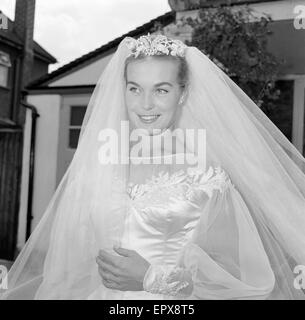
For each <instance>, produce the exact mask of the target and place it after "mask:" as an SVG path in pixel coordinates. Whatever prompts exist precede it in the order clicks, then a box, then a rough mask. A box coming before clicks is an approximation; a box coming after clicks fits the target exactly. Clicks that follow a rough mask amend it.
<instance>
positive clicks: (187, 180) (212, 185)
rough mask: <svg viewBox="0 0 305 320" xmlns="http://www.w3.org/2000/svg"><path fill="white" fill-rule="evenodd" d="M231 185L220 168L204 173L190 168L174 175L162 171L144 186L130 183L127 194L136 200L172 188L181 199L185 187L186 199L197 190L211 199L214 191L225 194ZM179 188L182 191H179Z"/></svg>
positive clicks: (198, 169)
mask: <svg viewBox="0 0 305 320" xmlns="http://www.w3.org/2000/svg"><path fill="white" fill-rule="evenodd" d="M229 184H232V183H231V181H230V179H229V176H228V175H227V173H226V172H225V171H224V170H223V169H222V168H220V167H216V168H213V167H209V169H208V170H207V171H203V170H202V169H200V168H188V169H187V172H185V171H184V170H179V171H177V172H175V173H173V174H172V175H169V174H168V172H166V173H165V172H163V171H161V172H160V173H159V175H158V176H152V178H151V179H150V180H148V181H147V182H146V183H144V184H134V183H129V184H128V187H127V193H128V195H129V197H130V198H131V199H132V200H136V199H139V198H141V197H143V196H145V195H146V194H147V193H149V192H154V191H158V190H160V189H163V188H166V189H169V188H170V189H171V191H174V193H176V195H177V196H178V197H179V198H181V191H182V190H181V188H183V187H184V188H186V192H185V189H184V192H182V193H183V194H184V196H185V197H186V199H190V198H191V197H192V195H193V193H194V192H195V191H196V190H202V191H203V192H205V193H206V194H207V195H208V196H209V197H211V196H212V194H213V191H214V190H219V191H220V192H223V191H224V190H225V189H226V188H227V187H228V185H229ZM177 187H179V188H180V190H177ZM175 191H176V192H175ZM179 191H180V192H179Z"/></svg>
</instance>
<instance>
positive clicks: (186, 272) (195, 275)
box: [88, 154, 275, 300]
mask: <svg viewBox="0 0 305 320" xmlns="http://www.w3.org/2000/svg"><path fill="white" fill-rule="evenodd" d="M179 156H180V157H181V156H183V154H174V155H172V156H170V157H173V158H176V157H179ZM173 162H174V161H173ZM135 167H137V166H135ZM135 170H137V169H135ZM143 170H145V171H146V172H145V174H143ZM173 170H174V172H173ZM136 172H137V173H138V175H137V174H136V173H135V175H134V177H133V178H132V179H131V180H134V181H136V182H130V183H129V187H128V189H127V192H126V197H127V198H128V201H129V206H128V207H129V210H128V216H127V219H126V221H125V228H124V230H125V231H124V234H123V237H122V242H121V246H122V247H123V248H128V249H131V250H136V251H137V252H138V253H139V254H141V255H142V256H143V257H144V258H145V259H147V260H148V261H149V262H150V263H151V267H150V270H149V272H148V273H147V275H146V279H145V281H144V285H149V286H152V289H151V290H150V292H147V291H118V290H113V289H108V288H106V287H105V286H104V285H103V284H102V283H101V285H100V286H99V288H98V289H96V291H94V292H93V293H92V294H91V295H90V296H89V297H88V299H102V300H104V299H135V300H136V299H225V298H231V299H233V298H240V299H246V298H252V299H256V298H257V299H264V298H266V297H267V296H268V294H269V293H270V292H271V291H272V289H273V287H274V282H275V279H274V274H273V272H272V269H271V266H270V264H269V261H268V257H267V255H266V253H265V251H264V248H263V245H262V243H261V240H260V237H259V234H258V232H257V231H256V227H255V225H254V223H253V221H252V219H251V217H250V214H249V213H248V212H247V208H246V206H244V207H242V208H240V210H236V211H233V210H232V211H231V209H232V208H230V207H226V205H224V203H225V201H224V199H225V198H228V199H227V201H228V203H230V202H231V201H236V200H235V199H239V197H240V195H239V193H238V191H237V190H236V189H235V187H234V185H233V184H232V183H231V181H230V179H229V177H228V175H227V174H226V172H225V171H224V170H223V169H222V168H220V167H212V166H210V167H209V169H208V170H206V171H204V170H202V169H199V168H194V167H193V166H185V165H176V166H173V165H166V164H164V165H160V164H159V165H153V164H152V165H148V164H147V165H145V168H143V166H141V170H138V171H136ZM139 173H140V174H139ZM139 178H140V181H142V182H143V181H145V180H146V182H144V183H140V182H139ZM118 183H120V181H118ZM214 202H217V206H214V205H213V203H214ZM211 206H212V207H213V211H212V212H211V210H210V207H211ZM217 207H218V210H215V209H216V208H217ZM92 220H93V224H94V226H95V230H96V231H95V232H96V239H98V238H99V230H100V224H101V223H100V222H99V215H96V216H93V217H92ZM199 226H200V228H201V230H202V228H203V229H204V230H206V236H205V237H206V239H205V241H203V242H202V238H201V237H199V235H198V234H196V232H198V229H199ZM201 232H202V231H201ZM197 237H199V239H200V240H199V239H197V240H196V238H197ZM97 247H98V245H97ZM201 269H202V270H204V273H203V272H202V271H201ZM191 279H193V280H191ZM167 282H168V283H169V284H167ZM189 286H191V287H192V288H193V290H192V292H190V290H188V287H189Z"/></svg>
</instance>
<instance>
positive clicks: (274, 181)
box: [2, 38, 305, 299]
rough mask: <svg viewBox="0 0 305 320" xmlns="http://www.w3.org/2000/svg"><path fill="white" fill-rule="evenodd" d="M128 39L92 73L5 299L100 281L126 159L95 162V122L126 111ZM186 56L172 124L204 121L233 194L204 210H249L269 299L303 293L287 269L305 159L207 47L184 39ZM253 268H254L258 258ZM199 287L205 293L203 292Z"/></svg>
mask: <svg viewBox="0 0 305 320" xmlns="http://www.w3.org/2000/svg"><path fill="white" fill-rule="evenodd" d="M129 40H130V39H129V38H125V39H124V40H123V41H122V42H121V43H120V45H119V46H118V49H117V50H116V52H115V53H114V55H113V57H112V58H111V60H110V62H109V63H108V65H107V67H106V68H105V70H104V72H103V73H102V75H101V77H100V79H99V80H98V83H97V85H96V87H95V90H94V92H93V94H92V97H91V100H90V102H89V105H88V108H87V111H86V115H85V118H84V121H83V126H82V130H81V136H80V140H79V144H78V147H77V150H76V152H75V155H74V157H73V159H72V162H71V164H70V166H69V168H68V170H67V171H66V173H65V175H64V177H63V178H62V180H61V182H60V184H59V186H58V187H57V190H56V192H55V193H54V195H53V197H52V199H51V201H50V203H49V205H48V207H47V209H46V211H45V213H44V215H43V217H42V219H41V221H40V222H39V224H38V225H37V227H36V228H35V230H34V231H33V233H32V235H31V237H30V238H29V240H28V241H27V243H26V245H25V246H24V248H23V249H22V251H21V253H20V254H19V256H18V257H17V259H16V261H15V262H14V264H13V266H12V268H11V269H10V271H9V273H8V290H5V291H3V293H2V298H3V299H34V298H35V299H85V298H86V297H87V296H88V295H90V293H91V292H93V291H94V290H95V289H96V288H97V287H98V285H99V283H100V281H101V279H100V277H99V275H98V273H97V266H96V262H95V257H96V255H97V250H98V249H102V248H103V249H106V250H109V251H111V249H112V247H113V244H117V243H119V242H120V237H121V236H122V232H123V230H124V219H125V216H126V210H127V205H125V201H126V198H125V197H124V188H125V187H127V186H126V185H124V184H123V185H120V184H117V183H116V181H117V180H116V179H115V177H120V178H121V181H126V183H127V181H128V179H126V177H127V175H128V165H127V164H124V163H116V164H112V163H105V164H101V163H100V161H99V158H98V154H99V152H100V148H101V138H102V137H101V135H100V132H101V130H103V129H105V130H106V129H107V130H108V131H109V132H111V131H112V132H120V130H121V120H127V114H126V108H125V105H124V90H125V82H124V64H125V60H126V58H127V57H128V55H129V48H128V46H127V43H128V41H129ZM185 59H186V62H187V65H188V69H189V86H188V95H187V100H186V102H185V105H184V106H183V108H182V113H181V115H180V117H179V119H177V122H176V124H175V126H176V127H177V128H182V129H200V128H203V129H205V130H206V155H207V161H208V162H209V163H216V164H219V165H221V167H222V168H224V169H225V170H226V172H227V173H228V174H229V176H230V179H231V181H232V182H233V184H234V186H235V188H236V190H238V192H239V195H238V196H234V197H233V200H232V199H231V200H230V199H229V197H227V198H224V199H222V202H221V203H220V202H218V201H214V200H215V199H214V200H213V201H212V202H210V207H209V210H210V211H211V212H214V213H215V212H219V211H221V210H222V209H223V210H227V209H228V208H230V210H232V211H230V210H229V211H228V216H227V217H228V219H229V217H230V214H232V212H233V211H234V210H237V211H238V212H241V213H242V212H243V210H247V211H248V212H249V213H250V215H251V218H252V220H253V222H254V224H255V227H256V229H257V230H258V233H259V235H260V238H261V241H262V243H263V246H264V250H265V252H266V253H267V256H268V259H269V262H270V265H271V267H272V270H273V273H274V277H275V281H274V289H273V291H272V292H271V294H270V295H269V298H270V299H298V298H301V299H303V298H304V294H303V292H302V290H298V289H296V288H295V286H294V279H295V277H296V274H295V273H294V268H295V267H296V266H297V265H305V174H304V172H305V159H304V158H303V156H302V155H301V154H300V153H299V152H298V151H297V149H296V148H295V147H294V146H293V145H292V144H291V143H290V142H289V141H288V140H287V139H286V138H285V136H284V135H283V134H282V133H281V132H280V131H279V130H278V129H277V127H276V126H275V125H274V124H273V123H272V122H271V121H270V120H269V119H268V118H267V117H266V116H265V114H264V113H263V112H262V111H261V110H260V109H259V108H258V107H257V106H256V104H255V103H254V102H253V101H252V100H251V99H250V98H249V97H248V96H247V95H246V93H244V92H243V91H242V90H241V89H240V88H239V87H238V86H237V85H236V84H235V83H234V82H233V81H232V80H231V79H230V78H229V77H228V76H227V75H226V74H225V73H224V72H223V71H222V70H220V69H219V68H218V67H217V66H216V65H215V64H214V63H213V62H212V61H211V60H210V59H209V58H208V57H207V56H206V55H205V54H204V53H202V52H201V51H199V50H198V49H197V48H195V47H187V48H186V55H185ZM122 139H123V140H124V139H125V141H122V142H123V143H122V145H126V144H128V143H129V140H128V137H127V136H123V137H122ZM194 151H195V152H196V150H194ZM126 155H127V153H126V150H125V149H124V148H121V149H120V148H119V149H118V153H117V155H114V157H116V156H118V158H119V159H120V158H122V157H126ZM226 203H227V204H228V203H229V205H226ZM93 211H94V212H98V213H99V215H100V218H101V219H102V222H103V223H102V228H101V229H99V230H98V232H99V237H100V241H99V244H100V245H101V246H102V247H100V248H97V247H96V241H95V232H96V231H94V225H93V224H92V221H91V220H90V212H93ZM230 212H231V213H230ZM232 217H233V216H232ZM232 219H233V218H232ZM229 220H230V219H229ZM229 220H228V222H229ZM211 230H212V229H211ZM210 234H211V237H213V234H212V232H210ZM200 236H202V237H206V236H207V233H206V229H204V228H202V229H198V230H197V239H199V240H198V241H199V242H200ZM198 237H199V238H198ZM247 244H248V246H249V247H248V246H247ZM240 246H243V247H240V250H241V251H243V252H247V250H248V251H251V250H252V248H251V239H249V241H248V242H245V243H244V244H242V243H240ZM189 258H190V259H192V255H191V254H190V255H189ZM245 264H247V262H246V261H245ZM239 267H240V268H241V269H240V270H239V271H240V274H241V276H243V275H244V276H245V281H247V280H249V283H251V279H246V273H243V270H242V264H240V265H239ZM251 267H252V268H253V269H255V265H252V266H249V268H251ZM202 272H204V270H202ZM215 272H216V269H215ZM199 290H200V289H199ZM202 290H203V292H204V288H202ZM211 290H212V289H211ZM215 290H216V289H215ZM198 296H199V297H201V298H203V299H204V298H205V296H204V294H202V295H201V296H200V292H199V293H198ZM207 297H214V298H220V299H221V298H228V299H230V298H235V297H236V296H230V294H223V295H221V294H219V295H217V294H215V295H214V296H213V294H212V293H211V292H210V294H209V295H208V296H207Z"/></svg>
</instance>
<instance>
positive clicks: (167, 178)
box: [122, 167, 228, 265]
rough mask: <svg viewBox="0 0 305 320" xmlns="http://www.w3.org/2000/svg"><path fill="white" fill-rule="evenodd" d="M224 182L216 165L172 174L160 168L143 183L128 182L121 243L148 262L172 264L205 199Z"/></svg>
mask: <svg viewBox="0 0 305 320" xmlns="http://www.w3.org/2000/svg"><path fill="white" fill-rule="evenodd" d="M227 183H228V176H227V175H226V173H225V172H224V171H223V170H222V169H221V168H219V167H218V168H213V167H210V168H209V169H208V170H207V171H206V172H204V171H203V170H200V169H194V168H191V167H190V168H188V169H187V170H186V171H185V170H179V171H176V172H174V173H172V174H169V173H168V172H166V173H165V172H162V171H161V172H159V174H158V175H157V176H152V177H151V179H148V180H147V181H146V183H144V184H136V183H132V182H130V183H129V185H128V188H127V193H128V195H129V199H130V200H129V210H128V216H127V219H126V224H125V231H124V236H123V239H122V246H123V247H125V248H128V249H133V250H136V251H137V252H138V253H140V254H141V255H142V256H143V257H145V258H146V259H147V260H148V261H149V262H150V263H155V264H160V263H163V264H167V265H175V264H176V263H177V259H178V258H179V252H180V251H181V249H182V248H183V246H184V245H185V244H186V243H187V242H188V240H189V239H190V238H191V236H192V233H193V231H194V229H195V227H196V225H197V223H198V220H199V218H200V216H201V213H202V209H203V207H204V205H205V203H206V201H207V200H208V198H209V197H211V195H212V193H213V191H214V190H216V189H217V190H220V191H222V190H223V189H224V188H225V187H226V185H227Z"/></svg>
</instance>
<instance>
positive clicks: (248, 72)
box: [178, 6, 280, 114]
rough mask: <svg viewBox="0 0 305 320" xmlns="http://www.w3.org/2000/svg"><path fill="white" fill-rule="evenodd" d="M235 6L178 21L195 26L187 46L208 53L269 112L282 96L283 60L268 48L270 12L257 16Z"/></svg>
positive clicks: (248, 10) (213, 9)
mask: <svg viewBox="0 0 305 320" xmlns="http://www.w3.org/2000/svg"><path fill="white" fill-rule="evenodd" d="M232 8H233V7H228V6H216V7H214V8H208V9H206V8H205V9H200V10H199V12H198V18H196V19H192V18H188V19H186V20H182V21H179V22H178V23H179V24H180V25H181V24H182V25H185V24H188V25H189V26H191V27H192V29H193V32H192V40H191V41H190V42H187V45H191V46H196V47H197V48H199V49H200V50H202V51H203V52H204V53H205V54H207V55H208V56H209V58H210V59H211V60H213V61H214V62H215V63H216V64H217V65H218V66H219V67H221V68H222V69H223V71H225V72H226V73H227V74H228V75H229V76H230V77H231V78H232V79H233V80H234V81H235V82H236V83H237V84H238V85H239V86H240V87H241V88H242V89H243V90H244V91H245V92H246V93H247V94H248V95H249V97H250V98H251V99H252V100H254V101H255V102H256V103H257V105H259V106H260V107H261V108H262V109H263V110H264V111H265V112H266V113H267V114H268V111H270V110H271V109H273V108H274V107H275V105H274V102H275V101H276V100H277V99H278V97H279V95H280V91H279V90H278V89H277V88H276V85H275V80H276V78H277V74H278V71H279V66H280V62H279V61H277V59H276V58H275V57H274V56H273V55H272V54H271V53H269V52H268V51H267V39H268V36H269V35H270V34H271V31H270V30H268V24H269V22H271V21H272V19H271V18H270V17H269V16H267V15H263V16H261V17H260V18H254V15H253V11H252V10H251V9H250V8H249V7H248V6H246V7H244V8H243V9H239V10H237V9H236V8H235V9H234V10H233V9H232ZM254 20H255V21H254ZM253 21H254V22H253Z"/></svg>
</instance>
